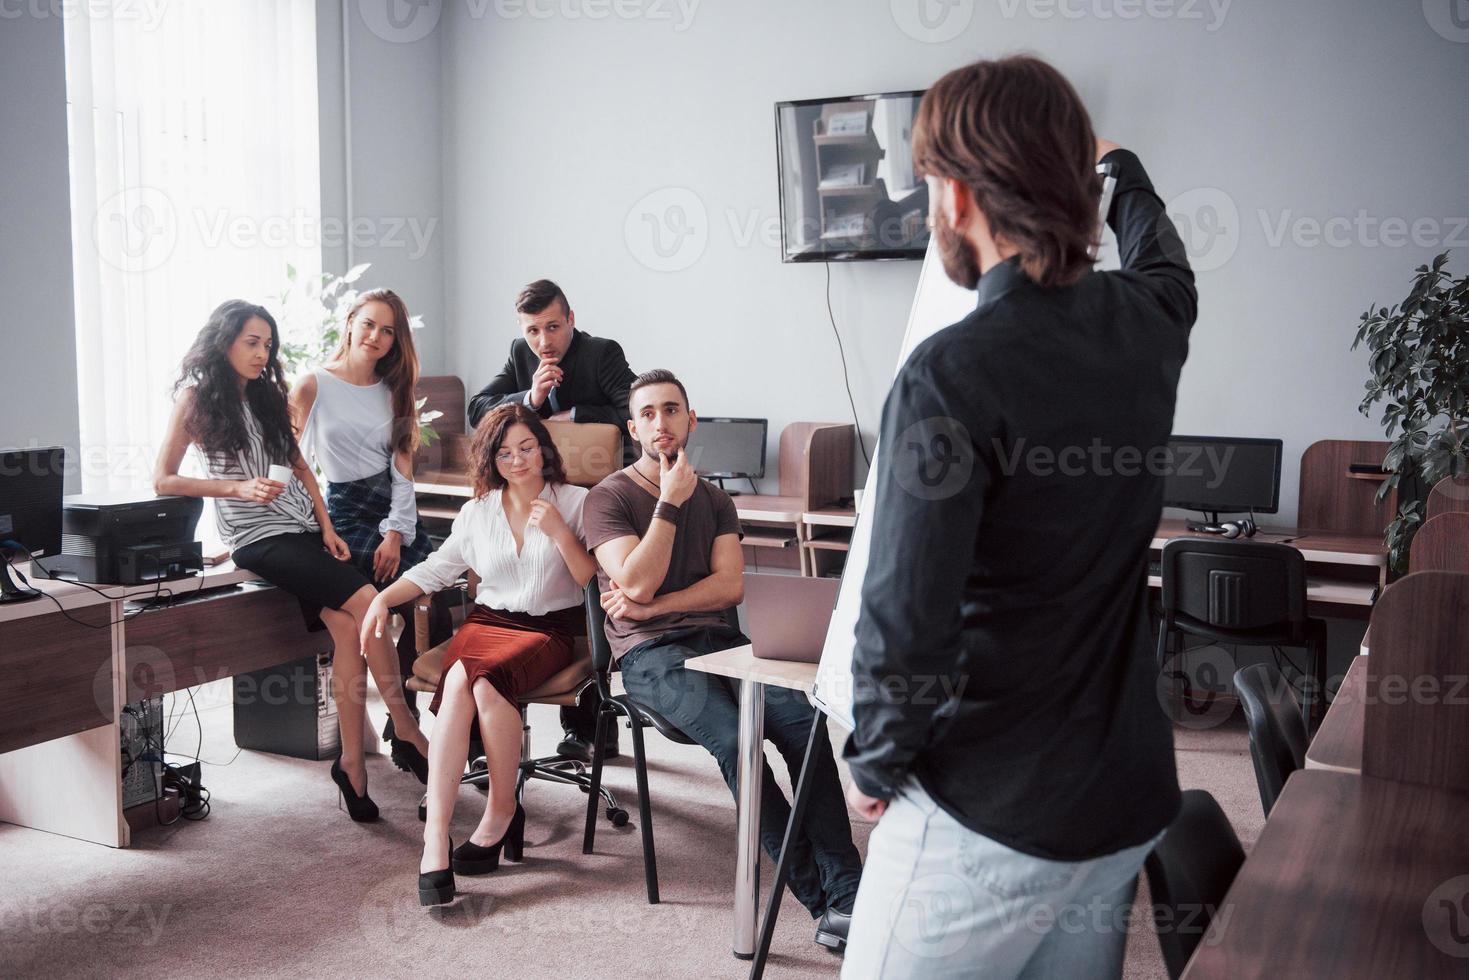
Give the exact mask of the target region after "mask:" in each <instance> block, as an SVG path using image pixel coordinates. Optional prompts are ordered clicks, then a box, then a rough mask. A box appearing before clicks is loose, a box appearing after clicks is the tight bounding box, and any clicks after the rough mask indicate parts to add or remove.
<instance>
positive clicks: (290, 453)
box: [173, 299, 301, 465]
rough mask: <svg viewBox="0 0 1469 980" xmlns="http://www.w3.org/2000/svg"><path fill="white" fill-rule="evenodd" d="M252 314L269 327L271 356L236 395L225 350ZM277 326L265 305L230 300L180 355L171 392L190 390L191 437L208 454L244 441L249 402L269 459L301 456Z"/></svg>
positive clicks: (288, 460) (236, 381) (237, 448)
mask: <svg viewBox="0 0 1469 980" xmlns="http://www.w3.org/2000/svg"><path fill="white" fill-rule="evenodd" d="M253 317H259V318H260V319H262V320H264V321H265V322H266V323H267V324H268V325H269V326H270V360H269V361H268V362H266V365H265V370H264V371H263V372H262V373H261V375H260V377H258V378H256V379H254V380H253V381H250V382H249V383H248V384H246V385H245V398H244V400H243V401H242V400H241V399H240V376H239V375H238V374H236V373H235V369H234V368H232V367H231V366H230V360H229V350H230V346H231V345H232V344H233V343H234V342H235V338H236V337H238V336H239V335H240V331H241V330H244V329H245V324H246V323H247V322H249V320H250V319H252V318H253ZM279 350H280V331H279V330H278V329H277V327H276V325H275V317H273V316H271V315H270V312H269V311H268V310H266V309H265V307H263V306H257V305H255V304H254V303H247V302H246V301H245V300H242V299H231V300H226V301H225V302H223V303H221V304H219V306H217V307H215V309H214V312H213V313H211V314H209V322H208V323H206V324H204V329H203V330H200V331H199V336H197V337H195V338H194V342H193V344H191V345H190V346H189V351H188V353H187V354H185V355H184V361H183V365H182V366H181V367H180V369H179V379H178V381H176V382H174V386H173V390H174V394H178V392H179V390H180V389H182V388H191V389H192V390H193V392H194V400H193V404H192V405H191V406H190V408H189V412H188V414H187V415H186V416H185V417H184V426H185V428H186V429H187V430H188V433H189V438H191V439H192V440H193V441H194V442H195V443H197V444H198V446H199V448H200V449H203V450H204V451H205V452H206V453H224V454H226V455H232V454H234V453H238V452H241V451H242V450H244V448H245V447H246V445H247V436H246V431H245V412H244V407H243V406H244V403H245V402H248V403H249V405H250V411H252V412H253V413H254V414H255V421H256V422H258V423H259V424H260V431H261V434H262V436H263V437H264V441H265V452H266V455H267V456H269V457H270V460H271V462H273V463H279V464H282V465H295V463H296V462H297V460H299V459H300V458H301V450H300V449H299V448H298V446H297V445H296V435H295V432H294V431H293V430H292V428H291V411H290V407H289V405H288V403H287V401H286V393H287V388H286V375H285V372H284V371H283V370H282V368H281V362H280V359H279V356H278V352H279Z"/></svg>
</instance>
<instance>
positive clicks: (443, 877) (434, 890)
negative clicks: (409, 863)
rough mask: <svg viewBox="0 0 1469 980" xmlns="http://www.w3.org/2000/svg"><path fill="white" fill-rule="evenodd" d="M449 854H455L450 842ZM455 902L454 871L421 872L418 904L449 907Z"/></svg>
mask: <svg viewBox="0 0 1469 980" xmlns="http://www.w3.org/2000/svg"><path fill="white" fill-rule="evenodd" d="M449 853H450V855H452V854H453V853H454V842H453V841H452V840H451V841H449ZM452 901H454V870H453V868H452V867H448V868H444V869H443V870H441V871H420V872H419V874H418V904H419V905H448V904H449V903H450V902H452Z"/></svg>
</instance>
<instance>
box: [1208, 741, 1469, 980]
mask: <svg viewBox="0 0 1469 980" xmlns="http://www.w3.org/2000/svg"><path fill="white" fill-rule="evenodd" d="M1465 814H1469V795H1466V794H1461V793H1455V792H1451V791H1447V790H1441V789H1435V788H1432V787H1428V786H1418V785H1414V784H1411V783H1398V782H1393V781H1391V780H1384V779H1373V778H1371V777H1366V776H1352V775H1348V774H1346V773H1336V772H1317V771H1315V770H1303V771H1301V772H1297V773H1295V774H1293V775H1292V776H1291V777H1290V779H1289V780H1287V781H1286V784H1285V790H1284V791H1283V792H1282V793H1281V796H1280V799H1279V800H1277V801H1276V803H1275V807H1274V808H1273V809H1272V810H1271V811H1270V819H1269V820H1267V821H1266V822H1265V829H1264V830H1263V831H1262V832H1261V834H1260V839H1259V840H1258V841H1257V842H1256V844H1255V847H1254V849H1253V850H1252V851H1250V856H1249V858H1248V859H1247V860H1246V861H1245V864H1244V867H1242V868H1241V869H1240V872H1239V876H1238V877H1237V878H1235V881H1234V885H1233V887H1231V888H1230V890H1229V894H1228V895H1227V896H1225V899H1224V907H1223V909H1222V910H1221V912H1220V913H1219V914H1217V915H1216V916H1215V919H1214V923H1213V925H1212V926H1211V927H1210V928H1209V931H1208V932H1207V933H1206V934H1205V935H1204V938H1203V941H1202V942H1201V943H1200V945H1199V948H1198V950H1197V951H1196V952H1195V953H1194V956H1193V958H1192V959H1191V960H1190V961H1189V964H1188V968H1187V969H1186V970H1185V971H1184V976H1185V977H1186V978H1188V980H1212V978H1220V980H1224V978H1229V980H1240V978H1252V977H1261V978H1264V977H1269V978H1271V980H1274V978H1277V977H1334V978H1352V977H1362V978H1372V980H1378V978H1382V977H1414V978H1424V977H1429V978H1431V977H1459V978H1462V977H1464V976H1465V975H1466V974H1469V959H1464V958H1462V957H1464V956H1465V955H1466V954H1469V936H1466V935H1465V934H1464V929H1465V928H1466V926H1469V923H1465V922H1464V921H1463V914H1462V909H1463V905H1462V903H1463V902H1464V901H1466V899H1465V898H1464V896H1465V894H1466V891H1469V877H1466V874H1469V835H1466V834H1465V833H1464V827H1465ZM1440 900H1444V901H1446V902H1451V903H1453V904H1455V905H1458V906H1459V908H1460V909H1461V911H1460V912H1459V913H1451V912H1450V910H1449V909H1448V908H1447V907H1446V906H1441V905H1440V904H1439V901H1440ZM1450 914H1458V916H1459V919H1458V922H1456V923H1454V925H1455V926H1456V927H1457V929H1458V935H1457V937H1456V936H1455V935H1454V934H1453V932H1451V926H1450V920H1449V918H1448V917H1449V915H1450ZM1446 950H1452V951H1453V952H1454V953H1456V954H1457V956H1454V955H1450V953H1449V952H1447V951H1446Z"/></svg>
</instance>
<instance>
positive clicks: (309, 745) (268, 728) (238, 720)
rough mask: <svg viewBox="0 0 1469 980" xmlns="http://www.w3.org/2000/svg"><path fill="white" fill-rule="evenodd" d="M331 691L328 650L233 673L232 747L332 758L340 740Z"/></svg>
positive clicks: (339, 749)
mask: <svg viewBox="0 0 1469 980" xmlns="http://www.w3.org/2000/svg"><path fill="white" fill-rule="evenodd" d="M331 690H332V655H331V654H330V653H327V652H322V653H319V654H316V655H315V656H310V657H302V658H301V659H299V660H293V661H291V662H290V663H285V664H281V665H280V666H278V667H267V668H265V669H264V670H257V671H253V672H251V673H248V674H238V675H236V676H235V685H234V702H235V704H234V708H235V744H236V745H238V746H239V747H240V748H242V749H255V750H258V751H260V752H274V753H275V754H277V755H288V756H292V757H293V758H297V759H330V758H334V757H335V756H336V755H337V754H338V753H339V752H340V751H341V747H342V741H341V733H340V732H339V731H338V729H337V705H336V702H335V701H333V700H332V695H331Z"/></svg>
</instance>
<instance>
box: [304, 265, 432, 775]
mask: <svg viewBox="0 0 1469 980" xmlns="http://www.w3.org/2000/svg"><path fill="white" fill-rule="evenodd" d="M417 386H418V352H417V351H416V350H415V349H414V346H413V331H412V330H411V329H410V327H409V322H408V308H407V307H406V306H405V305H404V303H403V300H402V299H400V298H399V296H398V294H397V293H395V292H393V291H392V290H391V289H373V290H369V291H368V292H365V293H363V294H362V295H360V296H359V297H357V301H356V302H355V303H353V304H352V308H351V310H349V311H348V313H347V322H346V323H345V324H344V325H343V328H342V342H341V344H340V345H339V346H338V347H337V350H336V353H334V354H333V355H332V356H331V358H330V359H329V360H328V361H327V362H326V364H325V365H324V366H322V367H320V368H318V369H317V370H315V371H313V372H311V373H309V374H307V375H305V376H304V377H302V378H300V379H298V380H297V382H296V386H295V387H294V388H293V389H292V390H291V413H292V416H293V417H294V421H295V424H296V430H297V431H298V432H299V433H300V434H301V448H302V450H303V452H305V454H306V456H307V457H308V458H309V459H313V460H314V461H315V462H316V465H317V467H319V468H320V470H321V473H322V476H324V477H325V478H326V481H327V487H326V506H327V511H328V512H329V513H330V514H331V519H332V524H333V525H334V526H335V528H336V530H337V533H338V534H340V535H341V536H342V540H344V541H346V542H347V547H348V548H349V549H350V550H351V552H352V562H353V564H355V565H356V566H357V567H358V568H359V569H360V570H361V571H362V573H363V574H364V575H366V576H367V577H368V578H369V579H370V580H371V581H373V582H375V583H378V586H379V588H381V587H383V586H384V585H386V584H387V583H389V582H393V581H396V580H397V577H398V575H399V574H400V573H401V572H403V571H405V570H407V569H409V568H412V567H413V566H414V565H417V564H418V563H419V562H421V561H423V560H424V559H425V558H427V557H428V554H429V552H430V551H432V550H433V545H432V544H431V543H430V541H429V537H428V534H427V533H426V532H425V531H424V529H423V523H422V522H421V521H420V520H419V519H418V506H417V504H416V502H415V499H414V494H413V454H414V452H415V451H416V450H417V448H418V412H417V410H416V408H415V406H414V389H415V388H416V387H417ZM394 611H395V612H398V613H400V614H402V615H404V617H405V618H406V620H407V621H408V622H409V623H410V624H411V622H412V609H411V608H404V609H397V610H394ZM451 629H452V627H451V626H450V623H449V616H448V612H447V611H446V610H445V609H444V608H443V607H439V606H436V607H435V610H434V617H433V623H432V629H431V631H430V633H431V636H430V638H431V640H432V642H434V643H439V642H442V641H443V640H446V639H448V638H449V634H450V631H451ZM416 654H417V651H416V650H415V649H414V635H413V629H412V627H411V625H410V626H409V627H408V628H405V629H404V630H403V633H402V634H401V635H400V636H399V638H398V672H399V676H400V677H402V678H405V679H406V678H407V677H410V676H411V675H412V673H413V658H414V657H415V656H416ZM404 698H405V701H406V702H407V704H408V710H409V711H410V712H412V713H413V715H414V716H415V717H417V714H418V711H417V708H416V706H415V705H414V703H413V697H412V695H409V694H405V695H404ZM388 726H389V730H388V731H386V732H384V737H385V738H389V739H391V741H392V743H393V750H392V756H393V761H394V762H395V763H397V765H398V766H399V768H402V769H410V770H412V771H413V772H414V773H415V774H417V775H418V776H419V777H420V778H421V779H427V774H428V762H427V760H426V759H424V758H423V756H422V755H420V754H419V753H418V751H417V748H416V747H415V745H414V743H413V741H411V740H409V739H406V738H402V737H400V736H399V733H398V731H397V727H396V725H394V723H393V722H392V720H391V719H390V720H389V722H388ZM408 731H409V732H410V733H411V732H412V729H408Z"/></svg>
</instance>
